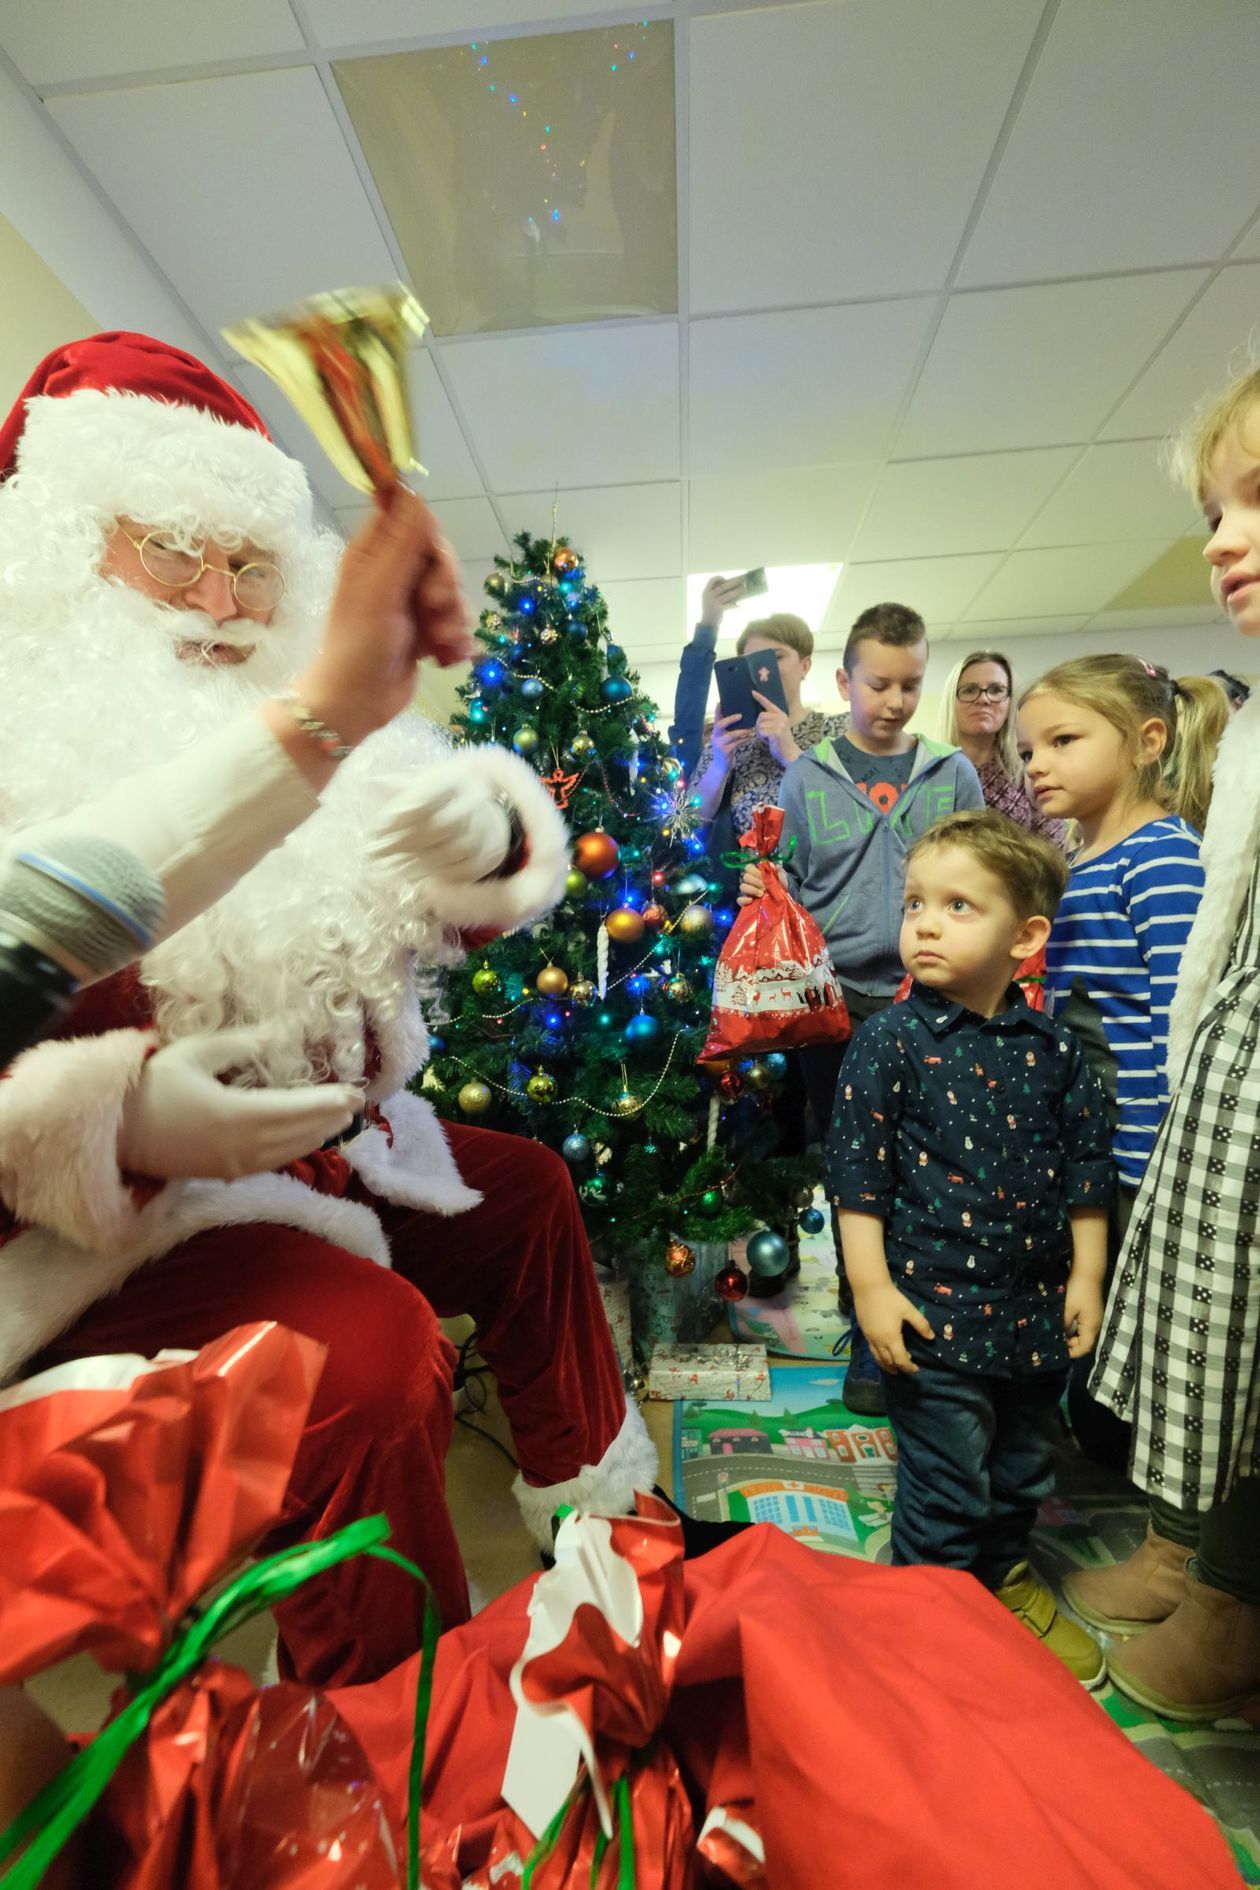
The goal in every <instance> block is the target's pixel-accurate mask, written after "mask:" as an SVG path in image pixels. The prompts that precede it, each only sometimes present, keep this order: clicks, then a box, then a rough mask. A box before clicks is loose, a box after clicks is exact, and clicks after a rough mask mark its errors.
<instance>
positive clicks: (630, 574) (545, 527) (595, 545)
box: [499, 480, 682, 589]
mask: <svg viewBox="0 0 1260 1890" xmlns="http://www.w3.org/2000/svg"><path fill="white" fill-rule="evenodd" d="M499 509H500V511H501V512H502V513H503V516H504V518H505V519H506V520H507V522H508V527H509V530H511V531H513V532H516V531H528V532H532V533H533V534H534V536H535V537H539V538H546V539H550V538H551V536H552V532H553V530H554V532H555V533H556V535H557V536H559V537H561V538H567V539H568V540H569V543H570V544H571V545H573V546H574V548H575V549H576V550H578V551H580V552H581V553H582V556H583V558H584V559H585V560H586V568H587V570H588V571H589V572H590V576H591V582H592V584H597V585H599V586H600V588H601V589H602V588H603V586H604V584H605V582H613V581H616V580H618V579H625V578H659V577H679V576H681V574H682V487H681V485H680V484H679V483H678V482H677V481H676V480H675V481H672V482H669V483H665V484H661V485H653V486H598V487H594V488H591V489H588V490H587V491H584V492H574V491H565V492H555V491H554V490H553V491H551V492H509V493H505V494H504V495H503V497H502V498H501V499H500V501H499ZM553 516H554V526H553Z"/></svg>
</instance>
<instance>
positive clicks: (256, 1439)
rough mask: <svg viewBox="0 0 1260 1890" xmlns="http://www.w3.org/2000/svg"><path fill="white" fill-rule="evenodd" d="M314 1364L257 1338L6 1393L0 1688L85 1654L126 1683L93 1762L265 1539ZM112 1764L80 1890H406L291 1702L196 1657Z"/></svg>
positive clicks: (338, 1737) (334, 1737)
mask: <svg viewBox="0 0 1260 1890" xmlns="http://www.w3.org/2000/svg"><path fill="white" fill-rule="evenodd" d="M322 1363H323V1348H322V1347H321V1346H319V1345H317V1344H316V1343H315V1342H314V1341H313V1340H310V1339H307V1338H303V1337H302V1336H301V1335H300V1334H298V1333H295V1332H290V1331H288V1330H287V1329H286V1328H285V1327H283V1326H279V1325H275V1324H256V1325H250V1326H242V1327H239V1328H237V1329H236V1330H235V1331H232V1332H229V1333H227V1334H226V1335H225V1336H224V1337H223V1338H221V1339H219V1340H217V1341H216V1342H215V1343H214V1344H212V1345H208V1346H206V1347H204V1348H203V1350H202V1351H200V1352H199V1353H197V1354H195V1355H193V1356H187V1355H183V1356H181V1355H172V1356H171V1357H169V1358H166V1359H159V1360H157V1361H154V1362H153V1363H152V1364H150V1363H148V1362H146V1361H143V1360H138V1359H134V1358H129V1359H120V1358H105V1359H88V1360H80V1361H77V1362H76V1363H74V1364H73V1365H65V1366H58V1367H56V1368H55V1369H54V1370H52V1371H49V1372H46V1373H43V1374H42V1375H41V1376H40V1377H39V1378H36V1379H32V1380H30V1381H28V1382H27V1383H26V1384H25V1385H20V1386H17V1387H15V1388H13V1389H12V1390H10V1391H8V1392H5V1393H3V1394H0V1541H3V1544H4V1552H3V1557H2V1558H0V1684H5V1683H11V1682H14V1681H20V1680H22V1679H24V1678H25V1677H27V1676H28V1675H30V1674H34V1673H38V1672H39V1671H41V1669H43V1668H45V1667H48V1666H50V1665H52V1664H53V1663H54V1662H55V1661H58V1660H62V1659H65V1658H67V1657H68V1656H70V1655H73V1654H79V1653H91V1654H93V1655H94V1656H95V1658H96V1659H97V1661H98V1662H99V1663H100V1664H101V1666H103V1667H105V1668H107V1669H111V1670H114V1671H119V1672H123V1671H126V1672H128V1673H129V1674H131V1675H132V1676H133V1678H132V1680H131V1682H130V1685H129V1687H127V1688H120V1690H119V1693H118V1695H117V1697H116V1699H115V1702H114V1710H113V1715H112V1716H111V1721H109V1722H107V1725H106V1728H105V1729H104V1730H103V1733H102V1734H101V1735H98V1739H99V1740H100V1742H101V1743H100V1745H99V1748H98V1750H99V1751H100V1752H102V1753H103V1752H104V1751H105V1750H106V1749H107V1748H108V1747H109V1744H110V1726H111V1725H114V1726H116V1725H117V1724H118V1722H119V1720H120V1718H121V1716H122V1715H123V1714H124V1713H125V1710H126V1708H127V1706H128V1705H129V1703H130V1702H131V1701H132V1699H133V1695H134V1694H135V1693H136V1692H137V1691H138V1690H140V1689H142V1688H143V1685H144V1680H145V1676H147V1675H148V1674H149V1673H150V1672H151V1671H152V1670H153V1669H154V1668H155V1667H157V1666H158V1664H159V1663H160V1662H162V1661H163V1660H165V1659H167V1658H169V1657H170V1655H171V1648H172V1643H173V1642H174V1641H176V1639H177V1627H178V1624H179V1623H180V1620H181V1617H182V1616H184V1615H185V1613H186V1611H187V1610H188V1609H189V1607H190V1604H192V1603H194V1602H195V1601H196V1600H197V1597H198V1596H199V1595H201V1594H202V1592H203V1591H204V1590H205V1588H206V1587H207V1585H209V1584H211V1583H214V1582H217V1581H218V1579H219V1578H220V1577H221V1576H223V1575H224V1574H225V1573H227V1572H228V1571H230V1570H231V1569H232V1568H233V1566H234V1565H235V1564H237V1563H239V1562H240V1561H241V1559H242V1558H243V1557H245V1556H246V1555H247V1553H248V1551H249V1550H250V1549H251V1547H252V1546H253V1545H254V1544H255V1543H256V1542H257V1541H258V1540H259V1538H260V1537H261V1536H263V1535H264V1534H265V1533H266V1532H267V1531H268V1530H269V1529H271V1528H272V1527H274V1525H275V1523H276V1522H277V1520H278V1518H279V1516H280V1512H281V1507H282V1504H283V1499H284V1492H285V1487H286V1484H287V1482H288V1476H289V1470H290V1466H291V1464H292V1461H293V1457H294V1454H295V1452H296V1450H297V1447H298V1441H299V1439H300V1437H301V1434H302V1428H303V1425H304V1424H305V1422H306V1415H307V1411H308V1409H309V1406H310V1402H311V1397H312V1394H313V1392H314V1389H315V1385H316V1381H317V1379H318V1376H319V1371H320V1367H321V1365H322ZM355 1527H356V1528H357V1527H358V1525H355ZM280 1559H281V1558H273V1560H280ZM414 1705H415V1692H414V1686H413V1691H412V1695H411V1706H412V1709H413V1711H414ZM91 1757H92V1751H91V1746H90V1745H89V1748H88V1750H87V1751H86V1752H85V1753H84V1754H82V1755H81V1758H82V1759H84V1760H87V1759H90V1758H91ZM115 1764H116V1766H117V1769H116V1770H114V1772H113V1775H112V1777H111V1778H110V1780H109V1783H108V1785H107V1786H106V1788H105V1792H104V1796H103V1797H102V1798H101V1799H100V1800H99V1803H98V1804H97V1805H96V1808H95V1810H94V1811H93V1812H92V1813H91V1814H90V1818H89V1822H88V1825H87V1827H86V1830H85V1834H84V1835H85V1838H86V1841H87V1850H88V1854H89V1857H90V1863H89V1864H88V1865H87V1867H86V1881H87V1882H90V1884H91V1886H92V1890H228V1886H231V1887H232V1890H281V1886H284V1887H285V1890H296V1886H298V1885H301V1886H302V1890H342V1886H344V1887H345V1890H351V1886H360V1887H362V1890H392V1887H393V1886H396V1885H398V1884H400V1883H401V1882H402V1881H403V1875H402V1865H401V1862H400V1859H401V1857H402V1855H403V1850H402V1840H401V1830H402V1814H401V1813H397V1814H396V1813H395V1812H394V1810H393V1800H392V1799H389V1800H387V1799H386V1796H385V1795H384V1793H383V1791H382V1788H381V1786H380V1785H379V1782H378V1781H377V1780H376V1778H375V1777H374V1775H373V1772H372V1768H371V1766H370V1764H369V1762H368V1760H367V1758H366V1756H365V1754H364V1752H363V1749H362V1747H361V1745H360V1743H359V1741H358V1739H357V1737H356V1736H355V1734H354V1733H353V1732H352V1731H351V1729H350V1727H349V1726H348V1725H347V1724H346V1722H345V1721H343V1720H342V1719H341V1718H340V1716H339V1715H338V1713H337V1711H336V1708H335V1707H334V1706H333V1705H332V1704H331V1703H330V1702H329V1701H328V1700H327V1699H325V1698H321V1697H320V1696H319V1695H315V1694H312V1693H311V1692H310V1691H309V1689H307V1688H304V1687H301V1686H298V1685H294V1684H287V1683H286V1684H283V1685H280V1686H275V1687H269V1688H267V1689H265V1690H264V1691H263V1692H259V1690H258V1689H257V1688H256V1687H255V1685H254V1683H253V1681H252V1680H250V1679H249V1677H248V1676H247V1675H246V1674H244V1673H243V1672H241V1671H240V1670H239V1669H238V1668H235V1667H232V1666H228V1665H225V1664H224V1663H222V1662H220V1661H218V1660H216V1659H210V1660H208V1661H206V1662H205V1664H204V1665H201V1666H199V1667H198V1668H197V1669H196V1671H194V1672H192V1673H191V1674H189V1675H188V1677H186V1678H183V1679H181V1680H180V1681H179V1683H178V1684H177V1685H176V1686H175V1688H174V1690H173V1691H171V1692H169V1693H168V1694H167V1696H166V1697H165V1698H164V1699H162V1700H161V1701H160V1703H159V1704H157V1706H156V1708H155V1710H154V1711H153V1714H152V1717H151V1719H150V1720H149V1722H148V1725H147V1729H146V1730H144V1731H143V1732H142V1733H141V1735H140V1737H139V1739H138V1740H137V1742H136V1743H135V1744H133V1745H131V1746H130V1748H129V1749H128V1750H126V1751H125V1753H123V1755H122V1756H121V1760H120V1761H118V1760H115ZM64 1777H65V1778H68V1777H69V1774H68V1773H67V1774H65V1775H64ZM18 1868H19V1869H20V1868H21V1866H20V1865H19V1866H18ZM3 1880H4V1879H3V1877H0V1882H2V1881H3Z"/></svg>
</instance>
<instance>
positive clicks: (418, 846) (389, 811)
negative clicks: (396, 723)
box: [368, 761, 512, 884]
mask: <svg viewBox="0 0 1260 1890" xmlns="http://www.w3.org/2000/svg"><path fill="white" fill-rule="evenodd" d="M391 782H392V784H394V785H396V786H397V788H398V792H397V793H395V794H394V795H393V797H392V798H391V799H390V800H388V801H387V802H386V803H385V806H384V807H383V808H382V809H381V811H380V813H379V814H378V815H377V816H376V818H375V820H374V821H373V822H372V826H371V828H370V830H369V834H368V853H369V854H370V855H371V856H372V858H374V859H378V860H386V861H397V862H399V863H400V864H402V865H404V866H406V867H407V868H408V869H409V870H411V871H413V872H419V873H420V874H421V875H422V876H423V877H424V878H426V879H444V880H454V881H458V882H462V883H464V884H472V883H473V882H475V881H476V880H479V879H485V878H486V876H487V875H488V874H490V873H493V872H494V871H495V869H496V868H497V867H500V866H502V864H503V862H504V860H505V859H506V858H507V853H508V848H509V846H510V845H511V842H512V828H511V823H510V822H509V820H508V815H507V810H506V808H505V807H504V806H503V803H502V802H501V801H499V800H497V799H496V798H495V796H494V794H493V792H492V790H491V789H490V788H488V787H487V786H486V784H485V783H484V782H483V781H479V780H476V779H474V778H473V777H472V776H470V774H469V772H468V770H467V768H465V767H464V766H463V765H462V764H461V763H460V762H457V761H454V762H452V761H441V762H438V763H437V764H436V765H435V766H434V767H431V768H422V769H420V770H419V771H418V772H417V773H416V774H413V775H394V776H393V777H392V778H391Z"/></svg>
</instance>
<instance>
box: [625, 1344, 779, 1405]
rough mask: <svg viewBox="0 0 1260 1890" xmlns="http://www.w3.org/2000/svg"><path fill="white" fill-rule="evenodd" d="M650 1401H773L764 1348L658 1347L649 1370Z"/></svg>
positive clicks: (751, 1345)
mask: <svg viewBox="0 0 1260 1890" xmlns="http://www.w3.org/2000/svg"><path fill="white" fill-rule="evenodd" d="M647 1395H648V1397H649V1398H661V1399H678V1398H707V1399H713V1398H726V1399H729V1400H734V1399H740V1400H741V1401H743V1400H745V1399H747V1400H751V1401H753V1402H758V1403H759V1402H761V1401H762V1400H768V1399H769V1397H770V1367H769V1365H768V1364H767V1362H766V1348H765V1346H764V1345H753V1344H749V1345H658V1346H657V1347H656V1350H655V1351H654V1352H653V1354H652V1363H651V1366H650V1367H649V1370H648V1382H647Z"/></svg>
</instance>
